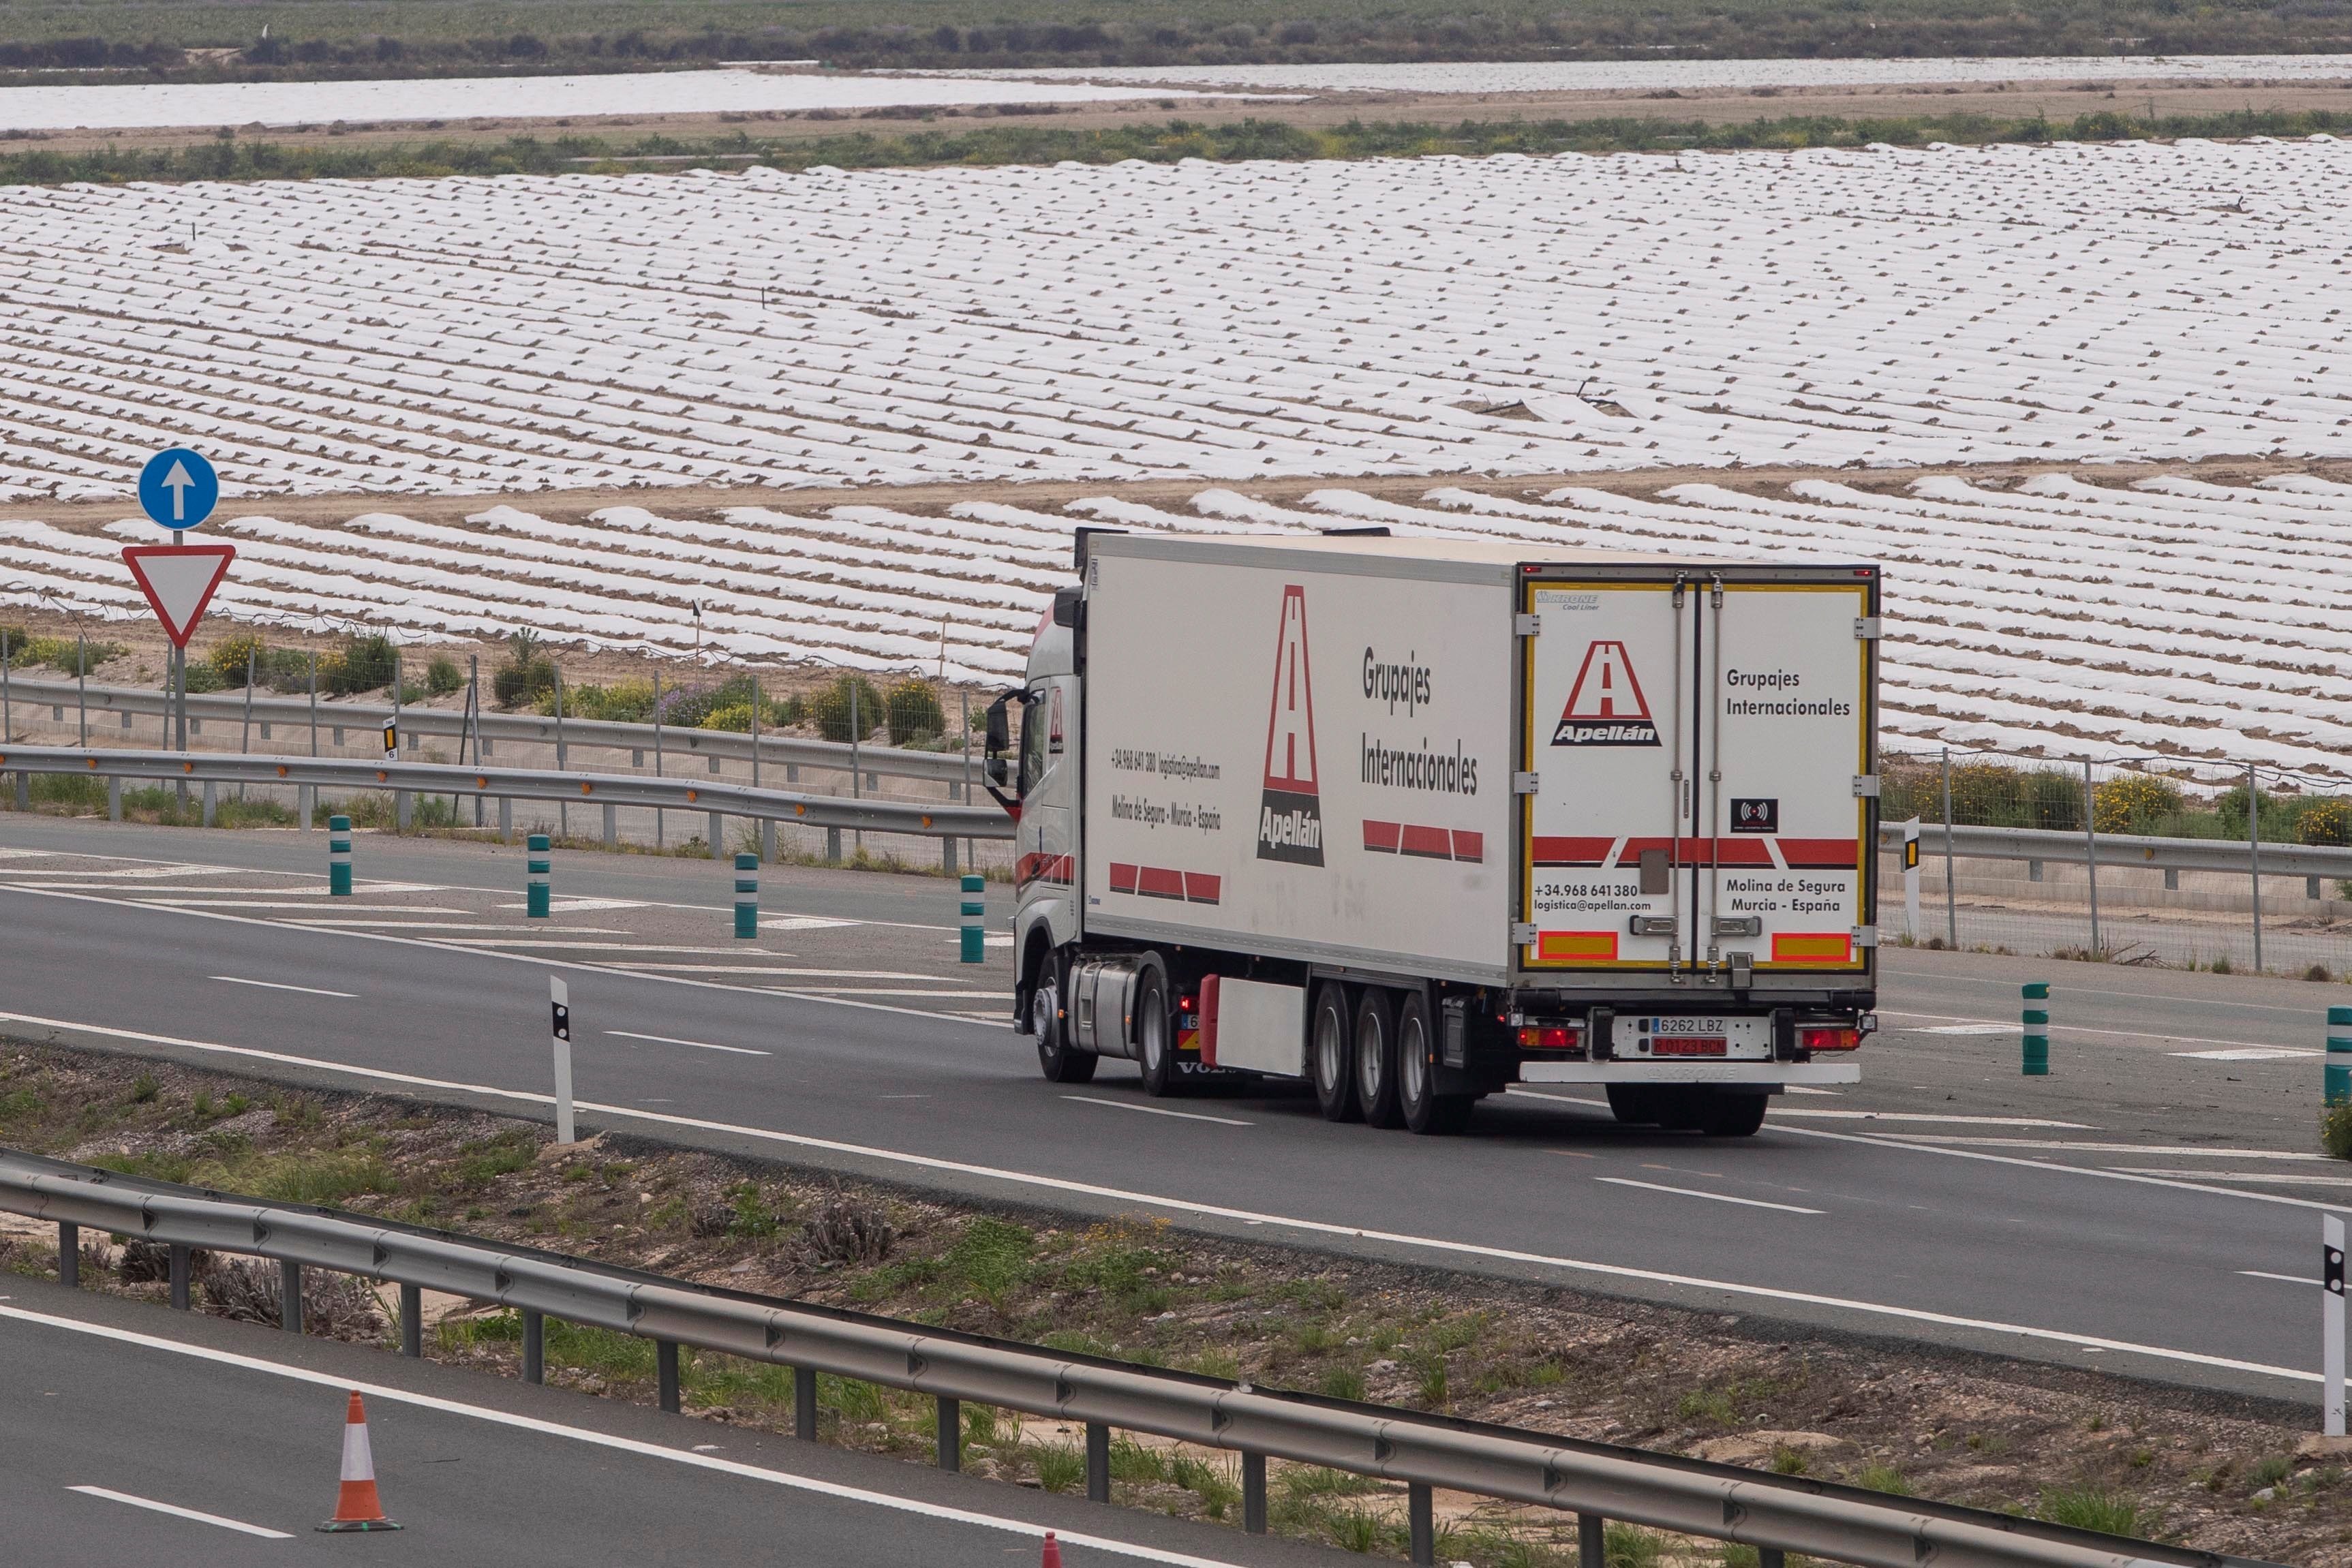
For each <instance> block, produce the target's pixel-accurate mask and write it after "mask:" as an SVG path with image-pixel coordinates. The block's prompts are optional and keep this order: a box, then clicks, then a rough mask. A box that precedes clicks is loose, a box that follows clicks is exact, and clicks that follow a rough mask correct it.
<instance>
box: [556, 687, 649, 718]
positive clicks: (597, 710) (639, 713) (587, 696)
mask: <svg viewBox="0 0 2352 1568" xmlns="http://www.w3.org/2000/svg"><path fill="white" fill-rule="evenodd" d="M552 695H553V694H552V691H551V692H550V696H551V697H552ZM662 695H663V701H664V703H665V705H667V701H668V694H667V692H665V693H664V694H662ZM547 707H548V711H550V712H553V711H554V704H553V702H552V701H550V702H549V703H548V704H547ZM563 713H564V716H565V717H567V718H593V719H601V720H604V721H606V722H608V723H612V724H645V723H646V722H648V721H649V720H651V719H652V717H653V713H654V684H653V683H652V682H651V681H618V682H615V683H614V684H613V685H609V686H599V685H584V686H566V687H565V688H564V689H563Z"/></svg>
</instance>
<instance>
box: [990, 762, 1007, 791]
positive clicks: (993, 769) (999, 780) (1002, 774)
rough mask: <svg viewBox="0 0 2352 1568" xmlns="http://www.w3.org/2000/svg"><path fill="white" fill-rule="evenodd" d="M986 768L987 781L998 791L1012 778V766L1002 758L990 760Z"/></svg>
mask: <svg viewBox="0 0 2352 1568" xmlns="http://www.w3.org/2000/svg"><path fill="white" fill-rule="evenodd" d="M987 768H988V781H989V782H990V783H991V784H993V785H995V786H996V787H997V788H998V789H1003V788H1004V785H1005V781H1006V780H1007V779H1011V778H1012V777H1013V768H1012V766H1011V765H1010V764H1009V763H1007V762H1006V761H1005V760H1004V758H1002V757H992V758H989V759H988V764H987Z"/></svg>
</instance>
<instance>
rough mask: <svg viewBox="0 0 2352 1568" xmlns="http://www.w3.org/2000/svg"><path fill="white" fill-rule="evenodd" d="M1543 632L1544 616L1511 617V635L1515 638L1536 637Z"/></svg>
mask: <svg viewBox="0 0 2352 1568" xmlns="http://www.w3.org/2000/svg"><path fill="white" fill-rule="evenodd" d="M1542 632H1543V617H1542V616H1540V615H1514V616H1512V617H1511V635H1512V636H1514V637H1535V636H1540V635H1541V634H1542Z"/></svg>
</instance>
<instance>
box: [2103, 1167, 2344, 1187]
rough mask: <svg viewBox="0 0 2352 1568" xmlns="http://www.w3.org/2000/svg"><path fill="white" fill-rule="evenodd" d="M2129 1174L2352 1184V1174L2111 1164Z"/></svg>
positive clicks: (2270, 1182) (2275, 1183)
mask: <svg viewBox="0 0 2352 1568" xmlns="http://www.w3.org/2000/svg"><path fill="white" fill-rule="evenodd" d="M2107 1168H2108V1169H2109V1170H2116V1171H2122V1172H2124V1173H2125V1174H2126V1175H2127V1176H2195V1177H2196V1178H2197V1179H2198V1180H2200V1181H2251V1182H2260V1183H2262V1184H2263V1185H2264V1186H2352V1176H2284V1175H2281V1174H2280V1173H2278V1172H2275V1171H2169V1170H2149V1169H2147V1167H2145V1166H2108V1167H2107Z"/></svg>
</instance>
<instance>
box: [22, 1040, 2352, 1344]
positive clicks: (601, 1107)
mask: <svg viewBox="0 0 2352 1568" xmlns="http://www.w3.org/2000/svg"><path fill="white" fill-rule="evenodd" d="M0 1023H29V1024H40V1025H44V1026H47V1027H49V1028H53V1029H68V1030H82V1031H84V1032H86V1033H90V1034H97V1035H103V1036H106V1037H108V1038H110V1039H115V1040H142V1041H145V1042H147V1043H149V1044H153V1045H168V1046H176V1047H178V1048H180V1049H182V1050H187V1051H205V1052H207V1053H210V1054H214V1055H221V1056H236V1057H243V1058H246V1059H247V1060H250V1061H276V1062H281V1063H284V1064H285V1065H288V1066H293V1067H304V1068H310V1069H313V1070H316V1071H327V1072H341V1073H345V1074H348V1075H350V1076H352V1077H354V1078H362V1079H366V1080H368V1081H370V1082H379V1083H401V1084H405V1085H407V1086H409V1087H411V1088H418V1089H440V1090H450V1091H455V1092H459V1093H466V1094H478V1095H480V1096H482V1097H483V1098H485V1099H493V1100H506V1101H512V1102H514V1103H520V1104H527V1105H532V1106H540V1107H548V1106H552V1105H553V1104H554V1103H555V1096H554V1095H552V1094H542V1093H538V1092H533V1091H530V1090H523V1089H501V1088H499V1087H498V1086H496V1085H494V1084H488V1083H465V1082H457V1081H454V1080H451V1079H446V1078H426V1077H425V1076H423V1075H422V1074H419V1073H414V1072H396V1071H392V1070H391V1069H389V1068H382V1067H357V1066H353V1065H351V1064H350V1063H347V1062H341V1061H325V1060H323V1059H321V1058H319V1057H310V1056H295V1055H291V1054H289V1053H288V1052H285V1051H264V1050H262V1049H261V1048H259V1047H257V1046H247V1045H223V1044H220V1043H218V1042H215V1041H212V1040H184V1039H180V1038H178V1037H175V1036H173V1035H163V1034H148V1033H144V1032H142V1031H141V1030H127V1029H114V1028H110V1027H107V1026H103V1025H99V1024H77V1023H72V1022H69V1021H66V1020H63V1019H45V1018H36V1017H33V1016H31V1015H29V1014H25V1013H0ZM577 1108H578V1109H579V1110H582V1111H585V1112H591V1113H596V1114H600V1115H608V1116H627V1117H631V1118H633V1119H635V1120H636V1121H640V1122H649V1123H652V1124H655V1125H656V1126H665V1127H685V1128H690V1129H692V1130H694V1131H697V1132H705V1133H721V1134H730V1135H732V1136H736V1137H744V1138H757V1139H760V1140H762V1141H763V1142H767V1143H774V1144H782V1145H786V1146H788V1147H792V1148H801V1149H815V1150H820V1151H822V1152H824V1153H827V1154H837V1155H852V1156H855V1157H857V1158H861V1159H870V1160H877V1161H880V1162H884V1163H887V1164H893V1165H901V1166H912V1167H914V1168H915V1169H918V1170H928V1171H942V1172H947V1173H950V1174H952V1175H957V1176H975V1177H978V1178H981V1179H982V1180H987V1181H1000V1182H1003V1183H1006V1184H1007V1185H1010V1186H1028V1187H1034V1188H1039V1189H1042V1190H1045V1191H1048V1192H1060V1193H1068V1194H1071V1195H1073V1196H1075V1197H1095V1198H1102V1199H1106V1200H1108V1201H1109V1202H1113V1203H1134V1204H1142V1205H1146V1206H1148V1207H1155V1208H1162V1209H1167V1210H1170V1211H1171V1212H1174V1213H1178V1214H1191V1215H1197V1216H1200V1217H1202V1218H1211V1219H1229V1220H1233V1221H1235V1222H1237V1223H1239V1224H1242V1225H1274V1226H1280V1227H1283V1228H1287V1229H1291V1230H1297V1231H1302V1232H1304V1233H1306V1234H1307V1235H1309V1236H1339V1237H1349V1238H1353V1239H1357V1240H1363V1241H1379V1242H1385V1243H1387V1244H1390V1245H1391V1246H1399V1247H1411V1248H1417V1249H1422V1250H1424V1251H1429V1252H1436V1253H1441V1254H1444V1255H1446V1256H1450V1257H1459V1258H1486V1259H1491V1260H1496V1261H1498V1262H1506V1263H1525V1264H1531V1265H1534V1266H1537V1267H1539V1268H1550V1269H1558V1270H1562V1271H1563V1272H1567V1273H1578V1274H1588V1275H1594V1276H1598V1277H1600V1278H1602V1279H1612V1280H1632V1281H1641V1282H1643V1283H1644V1284H1657V1285H1672V1286H1675V1287H1677V1288H1681V1289H1690V1290H1700V1291H1721V1292H1723V1293H1724V1294H1726V1295H1734V1296H1745V1297H1749V1298H1753V1299H1755V1300H1758V1301H1780V1302H1786V1303H1789V1304H1791V1305H1797V1306H1815V1307H1826V1308H1830V1309H1832V1310H1834V1311H1839V1312H1855V1313H1859V1314H1864V1315H1868V1316H1876V1317H1884V1318H1891V1319H1894V1320H1895V1321H1896V1322H1916V1323H1927V1324H1931V1325H1934V1326H1936V1327H1939V1328H1961V1329H1974V1330H1978V1331H1980V1332H1983V1333H2000V1334H2010V1335H2013V1336H2015V1337H2017V1338H2020V1339H2027V1340H2033V1341H2037V1342H2046V1343H2057V1344H2072V1345H2081V1346H2095V1347H2096V1348H2099V1349H2103V1350H2118V1351H2124V1352H2126V1353H2128V1354H2135V1355H2145V1356H2148V1357H2150V1358H2152V1359H2155V1360H2158V1361H2174V1362H2179V1363H2181V1364H2185V1365H2192V1366H2210V1367H2215V1368H2218V1369H2221V1370H2222V1371H2228V1372H2246V1373H2253V1374H2256V1375H2261V1376H2266V1377H2284V1378H2290V1379H2293V1380H2294V1381H2297V1382H2303V1383H2316V1382H2318V1381H2320V1375H2319V1374H2318V1373H2315V1372H2303V1371H2299V1370H2297V1369H2295V1368H2294V1367H2284V1366H2272V1365H2270V1364H2267V1363H2264V1362H2258V1361H2242V1360H2238V1359H2236V1358H2234V1357H2231V1356H2220V1355H2210V1354H2206V1353H2204V1352H2202V1351H2193V1350H2177V1349H2174V1348H2172V1347H2170V1346H2167V1345H2150V1344H2139V1343H2134V1342H2133V1341H2130V1340H2111V1339H2102V1338H2098V1337H2096V1336H2094V1335H2089V1334H2080V1333H2065V1332H2063V1331H2062V1330H2058V1329H2046V1328H2041V1327H2037V1326H2035V1325H2033V1324H2031V1323H2011V1322H2000V1321H1998V1320H1994V1319H1987V1318H1969V1317H1962V1316H1959V1315H1958V1314H1957V1313H1952V1312H1936V1311H1933V1310H1931V1309H1928V1308H1926V1307H1905V1306H1897V1305H1895V1304H1894V1303H1891V1302H1886V1301H1858V1300H1855V1299H1853V1298H1851V1297H1845V1296H1825V1295H1822V1294H1820V1293H1818V1292H1816V1291H1792V1290H1785V1289H1782V1288H1781V1287H1780V1286H1776V1285H1750V1284H1745V1283H1742V1282H1740V1281H1732V1280H1710V1279H1707V1278H1706V1277H1704V1276H1702V1275H1694V1274H1675V1273H1669V1272H1667V1271H1665V1270H1658V1269H1638V1268H1634V1267H1633V1266H1632V1265H1630V1264H1624V1263H1601V1262H1594V1261H1591V1260H1586V1259H1580V1258H1563V1257H1558V1256H1555V1255H1553V1254H1550V1253H1544V1252H1530V1251H1527V1250H1525V1249H1520V1248H1513V1247H1494V1246H1488V1245H1486V1243H1483V1242H1476V1241H1454V1240H1449V1239H1445V1238H1444V1237H1435V1236H1414V1235H1412V1234H1410V1233H1406V1232H1401V1231H1391V1230H1378V1229H1373V1228H1368V1227H1363V1226H1355V1225H1343V1224H1339V1223H1336V1222H1334V1221H1331V1220H1323V1219H1301V1218H1294V1217H1291V1216H1287V1215H1280V1214H1268V1213H1265V1212H1262V1211H1260V1210H1256V1209H1247V1208H1234V1207H1229V1206H1226V1205H1223V1204H1213V1203H1202V1202H1200V1201H1198V1200H1196V1199H1192V1198H1182V1197H1165V1196H1162V1195H1160V1194H1159V1193H1150V1192H1137V1191H1134V1190H1132V1189H1130V1188H1127V1187H1117V1186H1102V1185H1100V1184H1098V1183H1095V1182H1083V1181H1075V1180H1072V1179H1071V1178H1069V1177H1067V1176H1042V1175H1038V1174H1035V1173H1033V1172H1029V1171H1014V1170H1006V1169H1003V1168H1002V1167H1000V1166H982V1165H973V1164H971V1163H970V1162H969V1161H964V1160H950V1159H945V1158H942V1157H940V1156H939V1155H919V1154H913V1153H910V1152H908V1151H906V1150H902V1149H884V1148H877V1147H874V1146H872V1145H866V1144H851V1143H845V1142H843V1141H841V1140H840V1139H837V1138H819V1137H814V1136H811V1135H810V1134H805V1133H785V1132H779V1131H777V1130H776V1129H774V1128H771V1127H752V1126H746V1125H744V1124H741V1123H737V1122H718V1121H712V1120H710V1119H709V1118H708V1117H702V1116H681V1115H677V1114H676V1113H671V1112H666V1111H645V1110H639V1109H638V1108H636V1107H635V1106H631V1105H614V1104H607V1103H602V1102H597V1101H589V1100H583V1101H579V1102H578V1103H577ZM1786 1130H1787V1131H1788V1132H1789V1133H1790V1134H1795V1135H1798V1136H1801V1137H1812V1138H1825V1139H1829V1140H1832V1141H1834V1142H1839V1143H1849V1144H1867V1145H1874V1146H1876V1147H1879V1148H1895V1149H1906V1148H1907V1149H1913V1150H1916V1152H1917V1153H1920V1154H1931V1155H1932V1154H1949V1155H1955V1156H1957V1157H1959V1158H1963V1159H1984V1160H1990V1161H1993V1162H1995V1163H1998V1164H2002V1165H2016V1166H2026V1167H2027V1168H2029V1169H2032V1170H2042V1171H2067V1172H2073V1173H2074V1174H2077V1175H2081V1176H2099V1177H2104V1178H2105V1179H2107V1180H2111V1181H2129V1182H2139V1183H2142V1184H2145V1185H2147V1186H2166V1187H2172V1188H2176V1189H2179V1190H2186V1191H2190V1192H2202V1193H2207V1194H2210V1195H2211V1196H2213V1197H2230V1198H2237V1199H2239V1200H2241V1201H2244V1202H2252V1203H2274V1204H2284V1205H2287V1206H2289V1207H2295V1208H2328V1207H2337V1206H2334V1205H2328V1204H2319V1203H2311V1202H2308V1201H2306V1200H2305V1199H2303V1198H2298V1197H2280V1196H2278V1195H2277V1194H2274V1193H2239V1192H2231V1191H2229V1190H2228V1189H2226V1188H2222V1187H2203V1186H2194V1185H2193V1184H2190V1183H2187V1182H2175V1181H2162V1180H2158V1179H2157V1178H2154V1177H2151V1176H2122V1175H2118V1174H2116V1173H2114V1172H2110V1171H2103V1170H2098V1169H2095V1168H2086V1167H2084V1166H2061V1165H2050V1164H2046V1163H2044V1162H2042V1161H2039V1160H2021V1159H2016V1158H2013V1157H2011V1156H2009V1155H1979V1154H1977V1153H1975V1152H1974V1151H1971V1150H1960V1149H1953V1150H1945V1149H1938V1148H1934V1147H1932V1146H1927V1145H1913V1144H1904V1143H1900V1142H1896V1141H1895V1140H1893V1139H1888V1138H1877V1137H1865V1136H1862V1135H1860V1134H1853V1133H1832V1132H1829V1131H1827V1130H1825V1129H1822V1128H1818V1127H1790V1128H1788V1129H1786ZM11 1310H13V1309H7V1308H0V1314H5V1312H9V1311H11ZM110 1332H111V1331H110Z"/></svg>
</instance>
